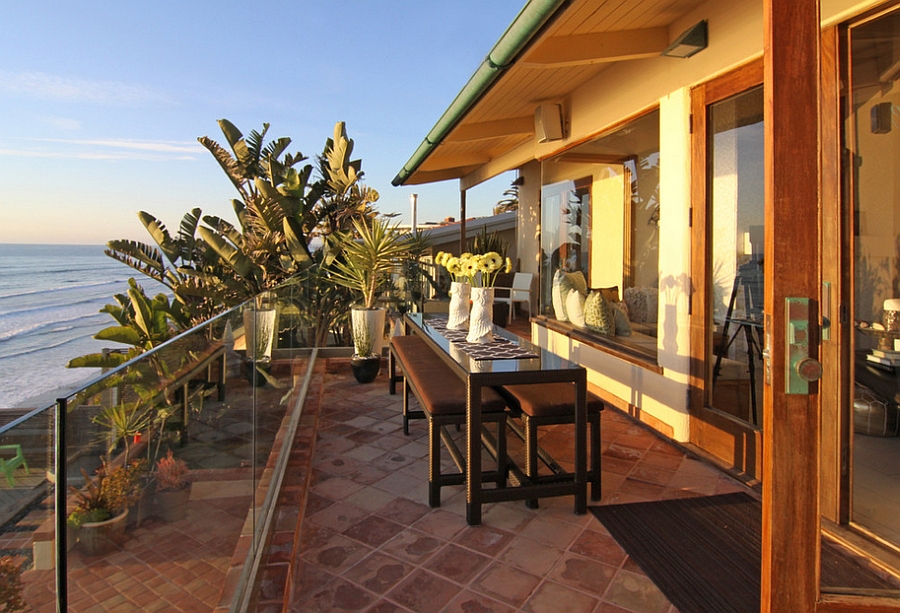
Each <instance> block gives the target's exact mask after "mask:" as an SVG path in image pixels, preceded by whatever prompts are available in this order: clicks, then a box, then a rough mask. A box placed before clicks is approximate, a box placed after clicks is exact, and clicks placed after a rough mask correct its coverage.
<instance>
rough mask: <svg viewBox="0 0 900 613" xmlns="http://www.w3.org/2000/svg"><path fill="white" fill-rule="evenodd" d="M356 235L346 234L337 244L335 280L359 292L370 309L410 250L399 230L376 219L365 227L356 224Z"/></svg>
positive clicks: (361, 222) (334, 266)
mask: <svg viewBox="0 0 900 613" xmlns="http://www.w3.org/2000/svg"><path fill="white" fill-rule="evenodd" d="M353 228H354V232H353V233H344V234H342V235H341V236H340V238H339V241H337V242H336V243H335V246H336V247H337V250H338V256H337V257H335V259H334V260H333V270H334V272H333V274H332V277H331V278H332V280H333V281H334V282H335V283H337V284H338V285H342V286H344V287H347V288H350V289H352V290H355V291H357V292H359V293H360V294H361V296H362V299H363V305H364V306H365V307H366V308H367V309H371V308H374V307H375V299H376V298H377V297H378V293H379V290H380V289H381V288H382V286H383V284H384V283H385V281H387V279H388V276H389V275H390V273H391V271H392V270H394V268H395V267H396V266H397V264H398V263H399V261H400V256H401V255H402V254H403V253H405V252H406V250H407V240H406V237H405V236H403V235H401V234H400V233H399V232H398V231H397V226H396V225H394V226H389V225H388V224H387V223H386V222H383V221H381V220H379V219H373V220H372V222H371V223H370V224H369V223H366V222H364V221H360V220H354V221H353Z"/></svg>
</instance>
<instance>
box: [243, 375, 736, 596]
mask: <svg viewBox="0 0 900 613" xmlns="http://www.w3.org/2000/svg"><path fill="white" fill-rule="evenodd" d="M322 377H323V385H322V395H321V396H320V397H317V398H314V399H313V402H312V403H307V407H306V409H305V414H304V423H303V427H302V428H301V433H300V437H305V439H306V441H307V443H312V442H313V441H314V443H313V444H312V445H311V446H310V445H309V444H307V445H302V446H299V447H298V448H297V449H296V450H295V452H294V456H295V457H294V459H293V461H292V466H293V467H294V472H293V477H292V478H291V480H290V483H289V484H288V486H287V488H286V492H285V494H284V495H283V498H285V499H287V500H291V501H292V504H293V505H294V507H293V509H292V510H293V515H292V517H293V518H294V520H295V521H296V522H297V523H296V524H295V529H296V532H297V537H296V541H292V538H291V535H290V534H288V533H287V532H283V533H281V534H276V535H275V542H276V543H278V542H280V543H283V545H284V547H283V548H282V549H281V551H280V553H279V554H278V555H274V556H271V557H270V560H269V564H268V571H267V574H266V577H265V579H264V581H263V585H262V588H261V591H260V603H259V608H258V610H259V611H282V610H285V611H291V612H293V613H300V612H304V613H305V612H325V611H372V612H379V613H388V612H395V611H406V612H409V611H412V612H415V613H457V612H459V613H462V612H466V613H473V612H477V613H490V612H494V613H509V612H513V611H524V612H529V613H545V612H546V613H551V612H552V613H558V612H561V611H566V612H567V613H568V612H571V613H579V612H584V613H588V612H593V613H625V612H631V613H673V612H674V611H675V609H674V607H673V606H672V605H671V604H670V603H669V602H668V600H667V599H666V598H665V596H663V594H662V593H661V592H660V591H659V590H658V589H657V588H656V586H655V585H654V584H653V583H652V582H651V581H650V580H649V579H648V578H647V577H646V576H645V575H644V573H643V572H642V571H641V570H640V568H638V567H637V565H636V564H634V563H633V562H632V561H631V560H630V559H629V557H628V556H627V555H626V554H625V552H624V551H623V550H622V549H621V548H620V547H619V545H618V544H617V543H616V542H615V541H614V540H613V539H612V537H611V536H610V535H609V534H608V533H607V531H606V530H605V529H604V528H603V526H602V525H601V524H600V522H599V521H597V520H596V519H594V517H593V515H591V514H590V513H588V514H587V515H584V516H577V515H574V514H573V510H572V507H573V501H572V498H571V497H570V496H568V497H561V498H554V499H542V500H541V502H540V508H539V509H535V510H532V509H528V508H526V507H525V504H524V503H523V502H506V503H497V504H490V505H486V506H485V508H484V522H483V525H481V526H476V527H471V526H467V525H466V521H465V493H464V490H463V487H462V486H458V487H445V488H443V490H442V505H441V507H440V508H436V509H432V508H429V507H428V505H427V491H426V490H427V488H426V481H427V474H428V467H427V454H428V448H427V432H426V427H425V423H424V421H414V422H412V423H411V428H410V430H411V431H410V434H409V436H404V435H403V433H402V429H401V425H402V424H401V418H400V411H401V399H400V396H399V395H397V396H390V395H388V393H387V380H386V376H385V374H384V373H382V375H380V376H379V378H378V380H377V381H376V382H375V383H372V384H368V385H360V384H357V383H356V382H355V381H354V380H353V378H352V376H350V373H349V366H348V365H346V363H341V362H339V361H333V362H331V363H330V366H329V368H328V370H327V372H325V373H324V374H322ZM570 431H571V427H570V426H569V427H558V428H556V429H553V428H547V429H546V433H545V434H544V435H543V439H542V445H543V446H545V447H546V448H547V449H548V450H550V451H551V453H553V452H554V450H556V453H557V454H561V452H560V449H564V448H566V446H567V445H568V444H569V442H570V439H571V432H570ZM514 442H515V438H514V437H511V438H510V448H511V453H513V454H516V453H518V452H519V451H520V447H521V446H520V445H519V446H517V445H515V444H513V443H514ZM569 448H570V447H569ZM601 449H602V452H603V470H602V473H603V475H602V476H603V497H602V500H601V502H600V504H613V503H622V502H635V501H642V500H659V499H665V498H673V497H684V496H696V495H705V494H715V493H726V492H733V491H740V490H742V489H743V486H742V485H740V484H739V483H737V482H736V481H733V480H731V479H730V478H729V477H728V476H726V475H724V474H723V473H721V472H719V471H717V470H715V469H713V468H711V467H710V466H707V465H706V464H704V463H702V462H700V461H697V460H695V459H692V458H690V457H686V456H685V455H684V454H682V453H681V452H680V451H679V450H677V449H676V448H675V447H673V446H671V445H669V444H667V443H666V442H664V441H663V440H661V439H660V438H658V437H657V436H655V435H654V434H653V433H651V432H650V431H648V430H646V429H645V428H643V427H642V426H640V425H637V424H636V423H635V422H634V421H632V420H631V419H630V418H628V417H627V416H625V415H623V414H622V413H620V412H617V411H614V410H607V411H605V412H604V414H603V419H602V446H601ZM444 455H446V454H444ZM307 484H308V485H307ZM307 487H308V490H305V489H304V488H307ZM298 501H301V502H299V504H302V505H305V506H304V508H303V509H302V511H303V512H302V513H300V515H299V518H298V517H297V514H296V511H297V508H296V505H297V504H298ZM302 501H305V502H302ZM590 504H597V503H595V502H590ZM282 512H287V508H283V509H282ZM282 527H283V528H285V529H286V526H282ZM289 542H293V544H291V545H290V546H289V545H288V543H289ZM288 548H290V550H291V551H290V553H289V552H288ZM285 583H286V584H287V586H286V588H284V587H282V586H283V585H284V584H285Z"/></svg>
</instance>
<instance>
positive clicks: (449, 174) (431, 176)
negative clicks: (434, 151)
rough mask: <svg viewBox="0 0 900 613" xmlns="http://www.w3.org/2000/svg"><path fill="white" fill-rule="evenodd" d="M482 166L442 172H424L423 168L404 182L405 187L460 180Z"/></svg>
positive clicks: (442, 170) (441, 170) (445, 169)
mask: <svg viewBox="0 0 900 613" xmlns="http://www.w3.org/2000/svg"><path fill="white" fill-rule="evenodd" d="M479 166H480V165H479V164H474V165H470V166H460V167H457V168H443V169H440V170H430V171H429V170H422V169H421V168H420V169H418V170H416V171H415V172H414V173H412V174H411V175H410V176H409V178H408V179H407V180H406V181H404V183H403V184H404V185H423V184H426V183H438V182H440V181H449V180H451V179H459V178H461V177H464V176H466V175H468V174H469V173H471V172H473V171H475V170H476V169H477V168H478V167H479Z"/></svg>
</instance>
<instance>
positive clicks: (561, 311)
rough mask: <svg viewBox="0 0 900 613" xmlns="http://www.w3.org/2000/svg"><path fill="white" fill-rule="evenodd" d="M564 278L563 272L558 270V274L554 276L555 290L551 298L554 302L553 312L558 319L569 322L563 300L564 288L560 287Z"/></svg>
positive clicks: (551, 293)
mask: <svg viewBox="0 0 900 613" xmlns="http://www.w3.org/2000/svg"><path fill="white" fill-rule="evenodd" d="M562 278H563V273H562V271H560V270H557V271H556V274H554V275H553V288H552V290H551V292H550V297H551V298H552V300H553V312H554V314H556V319H558V320H559V321H569V318H568V317H567V316H566V305H565V303H564V302H563V298H562V288H561V287H560V283H561V282H562Z"/></svg>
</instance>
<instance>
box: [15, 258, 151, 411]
mask: <svg viewBox="0 0 900 613" xmlns="http://www.w3.org/2000/svg"><path fill="white" fill-rule="evenodd" d="M130 276H135V277H137V278H138V280H139V281H140V282H141V283H142V284H144V285H147V283H146V282H145V281H144V280H143V279H141V278H140V275H138V274H137V273H135V272H134V271H133V270H131V269H130V268H128V267H127V266H125V265H124V264H121V263H119V262H116V261H114V260H112V259H111V258H109V257H107V256H106V255H104V253H103V249H102V248H101V247H88V246H63V245H0V408H7V407H19V406H38V404H39V402H49V401H51V400H52V399H53V397H54V394H58V393H62V391H65V390H74V389H76V388H77V387H78V386H79V384H80V383H83V382H85V381H86V380H88V379H91V378H93V377H95V376H97V372H96V371H95V370H94V369H68V368H66V364H67V363H68V362H69V360H71V359H72V358H75V357H78V356H81V355H85V354H88V353H97V352H99V351H101V350H102V349H103V348H105V347H109V346H110V345H115V344H114V343H109V342H101V341H97V340H95V339H94V338H93V335H94V334H96V333H97V332H98V331H99V330H101V329H103V328H105V327H107V326H110V325H114V324H115V320H114V319H113V318H112V317H110V316H109V315H107V314H105V313H99V310H100V309H101V308H102V307H103V306H104V305H105V304H114V303H115V300H114V298H113V294H116V293H123V292H124V291H125V290H126V289H127V284H126V280H127V279H128V277H130ZM148 293H155V291H154V292H150V291H149V290H148Z"/></svg>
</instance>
